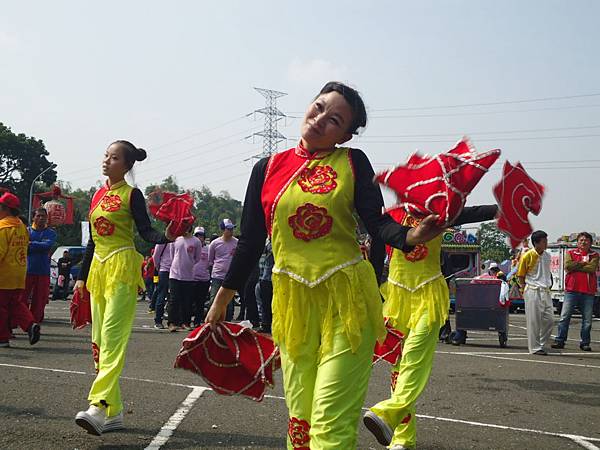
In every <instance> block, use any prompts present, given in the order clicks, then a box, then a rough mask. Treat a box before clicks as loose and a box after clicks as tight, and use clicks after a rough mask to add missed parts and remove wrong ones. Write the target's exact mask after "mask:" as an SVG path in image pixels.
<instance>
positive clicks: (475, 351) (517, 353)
mask: <svg viewBox="0 0 600 450" xmlns="http://www.w3.org/2000/svg"><path fill="white" fill-rule="evenodd" d="M437 353H444V354H450V353H458V354H465V353H472V354H474V355H521V356H534V355H532V354H531V353H528V352H485V351H483V352H480V351H477V350H473V351H472V352H443V351H439V352H437ZM548 355H549V356H551V357H554V356H581V357H586V356H600V353H599V352H585V353H583V352H560V353H559V352H556V353H549V354H548Z"/></svg>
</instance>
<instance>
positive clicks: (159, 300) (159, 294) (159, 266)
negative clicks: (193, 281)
mask: <svg viewBox="0 0 600 450" xmlns="http://www.w3.org/2000/svg"><path fill="white" fill-rule="evenodd" d="M172 246H173V243H172V242H169V243H167V244H158V245H156V246H155V247H154V253H153V254H152V258H153V259H154V267H155V268H156V271H157V272H158V284H157V285H156V288H155V289H154V294H152V302H151V304H150V309H149V310H148V312H149V313H152V312H154V313H155V315H154V328H156V329H157V330H162V329H164V328H165V326H164V325H163V323H162V321H163V314H164V312H165V305H166V302H167V297H168V296H169V272H170V271H171V262H172V260H173V258H172V256H171V247H172ZM152 305H154V307H155V308H156V311H154V310H153V308H152Z"/></svg>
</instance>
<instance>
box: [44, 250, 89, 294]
mask: <svg viewBox="0 0 600 450" xmlns="http://www.w3.org/2000/svg"><path fill="white" fill-rule="evenodd" d="M65 250H68V251H69V255H70V256H71V261H72V262H73V265H72V266H71V276H70V279H69V280H68V283H67V295H68V294H70V293H71V292H72V291H73V286H74V285H75V280H77V276H78V275H79V270H80V269H81V260H82V259H83V254H84V253H85V247H82V246H80V245H79V246H64V245H63V246H60V247H58V248H57V249H56V250H54V253H52V256H51V257H50V290H51V292H52V298H53V299H55V298H57V297H61V296H60V295H58V294H59V290H60V286H58V285H57V282H58V260H59V259H60V258H62V256H63V253H64V251H65Z"/></svg>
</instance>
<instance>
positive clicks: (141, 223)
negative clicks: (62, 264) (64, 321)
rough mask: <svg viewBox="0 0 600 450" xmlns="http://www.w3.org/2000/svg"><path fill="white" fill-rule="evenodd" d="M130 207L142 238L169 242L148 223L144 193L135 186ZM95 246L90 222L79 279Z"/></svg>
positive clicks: (155, 242)
mask: <svg viewBox="0 0 600 450" xmlns="http://www.w3.org/2000/svg"><path fill="white" fill-rule="evenodd" d="M130 208H131V215H132V216H133V221H134V222H135V227H136V228H137V230H138V233H139V234H140V236H141V237H142V239H143V240H145V241H146V242H150V243H153V244H164V243H166V242H169V240H168V239H167V238H166V236H165V235H164V234H163V233H161V232H160V231H156V230H155V229H154V228H152V225H151V224H150V217H148V212H147V211H146V201H145V200H144V195H143V194H142V191H140V190H139V189H137V188H134V189H133V190H132V191H131V200H130ZM95 248H96V244H94V240H93V239H92V226H91V224H90V240H89V241H88V244H87V247H86V248H85V253H84V255H83V261H82V262H81V270H80V271H79V276H78V279H79V280H82V281H86V280H87V277H88V274H89V272H90V265H91V264H92V257H93V256H94V250H95Z"/></svg>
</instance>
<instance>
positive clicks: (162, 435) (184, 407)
mask: <svg viewBox="0 0 600 450" xmlns="http://www.w3.org/2000/svg"><path fill="white" fill-rule="evenodd" d="M208 390H212V389H210V388H205V387H195V388H193V389H192V392H190V393H189V394H188V396H187V397H186V398H185V400H184V401H183V402H182V403H181V406H179V408H177V411H175V413H174V414H173V415H172V416H171V417H169V420H167V422H166V423H165V424H164V425H163V426H162V428H161V429H160V431H159V432H158V434H157V435H156V436H154V439H152V442H150V445H148V447H146V448H145V450H158V449H159V448H161V447H162V446H163V445H165V444H166V443H167V441H168V440H169V438H170V437H171V436H172V435H173V432H174V431H175V430H176V429H177V427H178V426H179V424H180V423H181V422H183V419H185V416H187V414H188V412H190V409H192V406H194V403H196V400H198V399H199V398H200V397H201V396H202V394H203V393H204V392H205V391H208Z"/></svg>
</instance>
